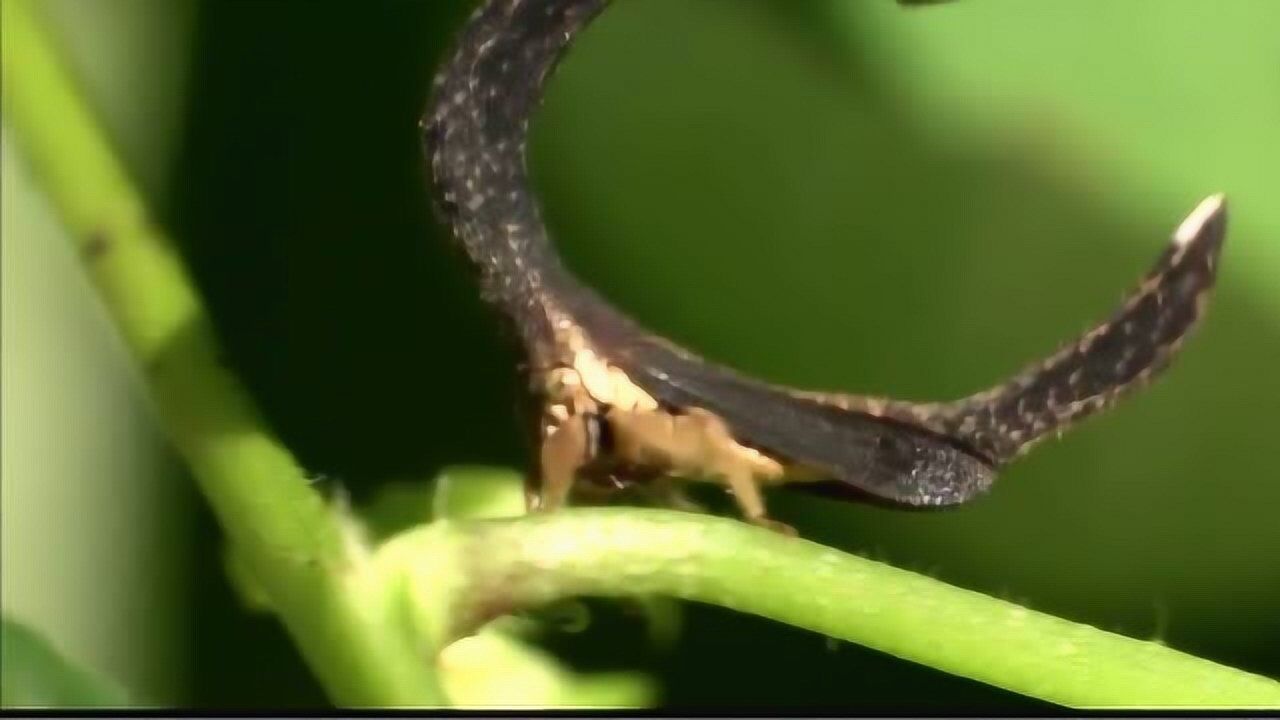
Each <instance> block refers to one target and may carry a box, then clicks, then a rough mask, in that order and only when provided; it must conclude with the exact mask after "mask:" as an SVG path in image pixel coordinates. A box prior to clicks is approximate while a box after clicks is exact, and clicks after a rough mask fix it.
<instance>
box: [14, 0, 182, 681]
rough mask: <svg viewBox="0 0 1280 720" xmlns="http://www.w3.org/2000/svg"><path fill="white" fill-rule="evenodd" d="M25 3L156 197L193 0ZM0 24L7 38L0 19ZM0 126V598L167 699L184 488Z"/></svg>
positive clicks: (83, 654)
mask: <svg viewBox="0 0 1280 720" xmlns="http://www.w3.org/2000/svg"><path fill="white" fill-rule="evenodd" d="M35 5H36V7H37V9H38V10H39V11H41V15H42V16H43V17H44V19H46V20H47V21H48V24H49V25H50V26H51V27H52V28H53V29H54V30H55V31H56V33H57V36H58V38H59V40H60V41H61V42H60V46H61V49H62V50H63V51H64V53H65V56H66V60H67V62H68V65H69V66H70V68H71V69H72V70H73V71H74V72H75V74H76V76H77V78H79V79H80V80H81V86H82V87H83V89H84V91H85V94H86V96H87V97H88V98H89V99H90V100H91V101H92V102H93V105H94V108H95V110H96V111H97V113H98V115H99V118H100V120H101V122H102V124H103V126H104V127H105V128H106V129H107V131H108V132H109V135H110V137H111V138H112V140H113V141H115V142H116V144H117V146H118V147H119V149H120V150H121V152H122V154H123V156H124V157H125V159H126V160H127V161H128V163H129V167H130V170H131V171H132V172H133V173H134V174H135V176H136V177H137V178H138V180H139V182H140V183H141V184H142V185H143V186H144V187H146V188H147V190H148V191H149V195H150V198H149V199H151V200H152V201H154V202H157V203H159V202H161V199H162V198H163V197H164V196H165V195H166V194H168V193H167V191H168V189H169V184H168V179H169V177H170V173H169V163H170V160H171V158H172V152H173V150H174V148H175V147H176V146H177V145H178V141H179V139H180V136H179V133H177V132H176V128H177V126H178V125H179V124H180V123H181V119H182V112H181V105H182V97H183V94H182V92H183V85H184V75H185V70H186V68H187V67H188V64H187V60H186V59H187V56H188V54H189V52H190V47H189V46H188V38H189V31H190V29H191V21H192V20H193V13H192V10H193V9H194V7H193V5H192V4H191V3H188V2H182V1H179V2H171V1H170V0H110V1H109V2H101V3H99V2H82V1H80V0H44V1H42V2H38V3H35ZM0 32H3V33H5V35H4V39H5V40H6V41H7V33H8V32H9V27H8V26H7V25H4V26H2V27H0ZM5 100H6V102H7V100H8V97H7V96H6V98H5ZM2 119H3V106H0V120H2ZM12 140H13V138H12V137H11V136H10V134H9V130H8V128H7V127H6V128H5V133H4V137H3V150H0V156H2V157H0V166H2V172H3V178H2V179H0V194H2V199H3V212H0V223H2V231H0V251H2V253H3V258H2V260H0V273H2V274H3V276H2V278H0V292H2V293H3V318H2V319H0V330H2V332H3V337H2V340H0V366H2V372H3V379H2V380H0V386H2V387H3V405H2V407H0V416H2V417H3V423H0V430H2V432H3V435H2V437H3V447H2V448H0V476H2V478H0V491H2V493H3V496H2V499H0V512H2V513H3V522H0V533H2V535H0V538H2V540H0V549H2V551H3V560H2V561H0V566H2V567H3V579H2V582H0V605H2V606H3V609H4V612H5V614H6V615H10V616H12V617H14V618H16V619H19V620H21V621H23V622H25V623H27V624H28V625H30V626H31V627H33V628H35V629H37V630H38V631H40V632H41V633H42V634H43V635H45V636H47V637H48V638H49V639H50V642H52V643H53V644H54V645H55V646H56V647H58V648H60V649H62V650H64V651H65V652H67V653H68V654H69V655H70V656H72V657H74V658H76V659H78V660H80V661H83V662H85V663H87V664H89V665H90V666H93V667H96V668H101V669H103V670H104V671H107V672H108V673H109V674H110V675H111V676H112V677H115V678H117V679H119V680H120V681H121V682H123V683H125V684H126V685H127V686H128V687H130V688H131V689H132V690H135V691H137V692H138V695H139V696H140V697H146V698H148V699H149V700H152V701H155V702H177V701H179V700H180V699H181V698H182V697H184V695H185V692H184V690H183V684H184V682H185V678H184V669H185V667H186V666H187V664H188V663H187V661H186V653H187V650H188V649H187V647H186V637H187V631H186V630H185V628H184V626H183V623H185V622H186V620H187V618H186V615H185V611H184V609H183V608H182V604H183V602H185V596H186V595H187V590H186V589H185V585H186V583H188V582H189V577H187V575H186V573H185V571H184V568H185V565H186V559H185V557H183V554H184V553H186V552H188V549H187V541H188V539H189V538H188V531H187V529H186V528H187V526H189V522H190V518H189V514H190V512H191V510H190V504H189V503H190V502H191V501H192V499H193V495H194V493H193V492H192V490H191V488H190V487H189V483H188V482H187V481H186V479H185V478H184V477H183V476H182V474H181V472H180V471H179V470H178V469H177V467H176V465H175V463H174V462H173V461H172V460H171V459H170V458H169V457H168V456H167V454H165V453H164V451H163V444H162V441H161V440H160V437H159V435H160V433H159V432H158V429H157V428H156V427H155V426H154V420H153V418H152V416H151V414H150V408H149V407H148V403H147V399H146V396H145V388H143V386H142V384H141V383H140V382H139V381H138V376H137V374H136V373H135V371H134V369H133V368H132V367H131V362H130V360H129V358H128V357H127V355H126V353H125V352H124V350H123V347H122V344H121V343H120V341H119V340H118V339H117V337H116V336H115V329H114V328H113V327H112V326H111V325H110V324H109V322H108V320H107V316H106V314H105V313H104V312H102V310H101V308H100V307H99V306H98V301H97V298H96V297H95V295H94V292H93V289H92V288H91V287H90V285H89V282H88V280H87V278H86V277H85V276H84V273H83V271H82V268H81V267H80V263H79V258H78V257H77V256H76V253H75V251H74V249H73V247H72V243H71V242H70V240H69V239H68V238H67V237H66V236H65V233H64V231H63V229H62V228H61V227H60V226H59V224H58V220H57V218H56V216H55V214H54V212H53V211H52V209H51V208H50V206H49V203H48V202H47V200H46V199H45V198H44V197H42V195H41V193H40V191H39V190H38V189H37V188H36V187H35V186H34V184H33V182H32V180H31V177H30V175H29V173H28V171H27V168H26V166H25V163H24V159H23V158H22V156H21V152H20V150H19V149H18V148H17V147H16V143H14V142H12Z"/></svg>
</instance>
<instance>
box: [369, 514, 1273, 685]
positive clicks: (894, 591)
mask: <svg viewBox="0 0 1280 720" xmlns="http://www.w3.org/2000/svg"><path fill="white" fill-rule="evenodd" d="M384 550H386V551H387V561H388V562H391V563H393V564H395V565H398V566H400V567H402V568H403V567H406V566H409V565H410V564H412V563H414V562H416V563H417V566H416V568H415V569H414V570H413V572H416V573H417V575H416V577H413V578H411V580H410V582H411V584H412V585H413V586H415V588H416V593H417V595H418V598H419V599H418V601H417V602H415V603H414V606H415V607H417V608H418V609H419V610H418V612H420V613H422V618H421V624H423V625H430V624H432V623H438V622H439V618H441V617H449V618H451V620H450V622H449V624H446V625H439V624H436V625H434V626H432V627H425V628H424V630H425V631H426V632H428V633H436V634H438V635H439V637H438V638H437V642H438V644H440V645H441V646H443V645H444V644H445V643H447V642H448V641H449V640H451V639H453V638H456V637H459V636H462V635H465V634H467V633H469V632H471V631H472V630H473V629H474V628H475V627H477V626H478V625H479V624H481V623H483V622H484V621H486V620H488V619H489V618H491V617H493V616H495V615H498V614H501V613H505V612H509V611H511V610H513V609H516V608H521V607H526V606H529V605H537V604H542V603H546V602H550V601H553V600H556V599H559V598H564V597H567V596H574V595H597V596H646V595H654V594H657V595H671V596H674V597H679V598H684V599H687V600H695V601H699V602H705V603H710V604H714V605H720V606H722V607H728V608H732V609H735V610H739V611H741V612H746V613H751V614H753V615H760V616H763V617H767V618H772V619H774V620H777V621H779V622H783V623H787V624H790V625H795V626H798V627H803V628H807V629H810V630H813V631H815V632H819V633H822V634H824V635H828V636H830V637H834V638H839V639H841V640H848V641H850V642H855V643H858V644H861V645H865V646H867V647H871V648H875V649H877V650H882V651H884V652H887V653H889V654H892V655H896V656H897V657H900V658H904V659H907V660H912V661H914V662H918V663H920V664H923V665H928V666H931V667H934V668H938V669H940V670H944V671H946V672H950V673H954V674H956V675H962V676H965V677H969V678H973V679H975V680H979V681H982V682H985V683H989V684H991V685H995V686H998V687H1002V688H1005V689H1007V690H1012V691H1014V692H1018V693H1021V694H1023V695H1028V696H1031V697H1036V698H1041V699H1043V700H1048V701H1051V702H1056V703H1061V704H1064V705H1070V706H1075V707H1091V708H1102V707H1110V708H1117V707H1149V706H1160V707H1276V706H1280V683H1277V682H1276V681H1274V680H1271V679H1268V678H1265V677H1261V676H1258V675H1253V674H1250V673H1246V672H1243V671H1240V670H1236V669H1233V668H1229V667H1224V666H1222V665H1218V664H1215V663H1212V662H1209V661H1207V660H1203V659H1200V658H1196V657H1193V656H1190V655H1187V654H1185V653H1181V652H1178V651H1176V650H1172V649H1170V648H1168V647H1165V646H1163V645H1160V644H1158V643H1154V642H1144V641H1141V640H1135V639H1133V638H1127V637H1123V636H1120V635H1116V634H1114V633H1109V632H1105V631H1102V630H1098V629H1096V628H1093V627H1090V626H1088V625H1082V624H1079V623H1073V622H1069V621H1067V620H1063V619H1061V618H1057V617H1053V616H1050V615H1045V614H1043V613H1038V612H1035V611H1033V610H1028V609H1026V608H1023V607H1020V606H1018V605H1015V604H1013V603H1009V602H1005V601H1003V600H998V599H995V598H992V597H989V596H986V595H982V594H980V593H976V592H971V591H968V590H963V589H960V588H956V587H953V586H950V585H947V584H945V583H942V582H939V581H937V580H934V579H932V578H928V577H925V576H922V575H917V574H915V573H911V572H907V571H905V570H900V569H897V568H894V567H891V566H888V565H884V564H882V563H878V562H873V561H871V560H866V559H863V558H859V557H856V556H852V555H848V554H845V553H842V552H839V551H837V550H833V549H831V548H828V547H824V546H822V545H818V544H815V543H812V542H808V541H805V540H799V539H795V538H788V537H783V536H780V535H777V534H774V533H772V532H769V531H765V530H762V529H759V528H756V527H753V526H749V525H747V524H745V523H741V522H737V521H733V520H727V519H722V518H715V517H708V516H698V515H690V514H685V513H677V512H671V511H659V510H643V509H637V508H628V509H574V510H566V511H561V512H557V513H553V514H548V515H535V516H530V517H526V518H520V519H514V520H498V521H495V520H489V521H473V522H452V521H450V522H440V523H436V524H434V525H432V526H430V527H427V528H424V529H419V530H412V531H409V532H407V533H405V534H403V535H401V536H399V537H398V538H395V539H393V540H392V541H390V542H389V543H388V545H387V546H386V548H384ZM445 558H450V560H445ZM442 605H447V606H448V607H449V608H452V612H444V611H441V610H440V607H441V606H442ZM850 701H851V702H856V698H850Z"/></svg>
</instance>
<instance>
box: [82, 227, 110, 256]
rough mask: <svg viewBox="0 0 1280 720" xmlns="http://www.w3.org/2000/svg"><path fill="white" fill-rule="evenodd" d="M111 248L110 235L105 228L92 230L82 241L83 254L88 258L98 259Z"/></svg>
mask: <svg viewBox="0 0 1280 720" xmlns="http://www.w3.org/2000/svg"><path fill="white" fill-rule="evenodd" d="M110 250H111V235H110V234H108V233H107V231H106V230H101V229H99V230H94V231H93V232H91V233H89V237H88V238H87V239H86V240H85V242H84V250H83V252H84V256H85V258H86V259H88V260H100V259H101V258H102V257H103V256H104V255H106V254H107V252H108V251H110Z"/></svg>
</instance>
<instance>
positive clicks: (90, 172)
mask: <svg viewBox="0 0 1280 720" xmlns="http://www.w3.org/2000/svg"><path fill="white" fill-rule="evenodd" d="M0 6H2V7H3V25H2V27H3V33H4V36H3V92H4V121H5V123H6V124H7V125H8V126H9V127H10V128H11V129H12V130H13V132H14V135H15V137H16V140H17V141H18V144H19V146H20V148H21V150H22V151H23V154H24V156H25V158H26V160H27V162H28V164H29V167H30V168H31V170H32V172H33V174H34V176H35V177H36V178H37V180H38V182H39V183H40V185H41V186H42V187H43V189H44V190H45V192H46V194H47V196H48V197H49V198H50V199H51V200H52V202H53V204H54V206H55V208H56V210H57V212H58V214H59V216H60V217H61V219H62V221H63V223H64V225H65V227H66V229H67V231H68V232H69V233H70V235H71V236H72V237H73V238H74V239H75V242H76V245H77V247H78V249H79V251H80V253H81V255H82V257H83V260H84V264H85V267H86V268H87V269H88V271H89V274H90V276H91V277H92V280H93V282H94V283H95V285H96V286H97V288H98V290H99V292H100V294H101V297H102V299H103V302H104V304H105V305H106V308H107V310H108V311H109V312H110V314H111V315H112V317H113V318H114V319H115V321H116V323H117V325H118V326H119V328H120V332H121V334H122V335H123V337H124V340H125V342H126V343H127V345H128V347H129V349H130V350H131V351H132V353H133V354H134V356H135V357H136V358H137V360H138V362H139V365H140V366H141V367H142V368H143V369H144V372H145V374H146V379H147V380H148V382H149V384H150V387H151V389H152V394H153V397H154V398H155V401H156V405H157V407H158V410H159V413H160V416H161V420H162V424H163V426H164V427H165V429H166V430H167V431H168V432H169V436H170V438H171V439H172V442H173V443H174V445H175V446H176V447H177V448H178V450H179V452H180V453H181V454H182V456H183V457H184V458H185V459H186V461H187V462H188V463H189V464H190V466H191V468H192V470H193V471H194V474H195V476H196V478H197V480H198V482H199V484H200V488H201V490H202V491H203V493H204V495H205V497H206V498H207V499H208V501H209V503H210V504H211V505H212V506H213V509H214V511H215V513H216V514H217V516H218V519H219V522H220V523H221V525H222V527H223V529H224V531H225V532H226V534H227V536H228V537H229V539H230V542H231V543H232V545H233V547H234V548H235V551H236V552H238V553H241V554H242V556H243V558H244V560H245V563H246V566H247V568H248V569H249V571H250V572H252V573H253V575H254V576H255V579H256V581H257V582H258V583H259V584H260V585H261V587H262V589H263V591H264V592H265V594H266V596H267V598H268V599H269V601H270V604H271V607H272V608H273V609H274V610H275V611H276V612H277V613H278V614H279V616H280V618H281V619H282V621H283V622H284V624H285V626H286V627H287V628H288V630H289V632H290V634H291V635H292V636H293V638H294V640H295V641H296V642H297V643H298V646H299V647H300V648H301V650H302V653H303V655H304V656H305V657H306V659H307V661H308V663H309V664H310V666H311V668H312V669H313V670H314V671H315V672H316V674H317V675H318V676H319V677H320V679H321V681H322V683H323V684H324V686H325V687H326V688H327V689H328V691H329V692H330V694H331V696H332V697H333V699H334V700H335V701H337V702H339V703H343V704H350V705H375V704H376V705H436V704H441V703H442V697H441V695H440V693H439V691H438V689H437V686H436V683H435V680H434V677H433V675H432V673H431V663H430V662H429V658H428V657H423V656H422V655H421V654H420V652H419V650H418V649H417V648H415V647H413V646H412V645H411V644H410V642H409V641H408V640H407V639H406V638H404V637H403V636H402V635H401V633H399V632H397V630H398V628H396V627H395V626H394V624H393V623H392V622H390V621H389V620H388V619H387V615H386V613H384V612H382V608H381V606H380V602H381V601H380V599H379V598H378V597H376V593H374V592H372V591H370V590H369V589H368V588H367V587H366V585H365V584H362V583H361V582H360V580H361V572H362V567H363V565H362V563H363V561H364V560H365V558H364V556H363V548H362V547H360V545H359V543H357V542H353V541H352V540H351V539H350V533H348V532H347V531H346V530H345V529H344V526H343V523H342V520H341V518H340V517H339V516H338V515H336V514H334V513H332V512H331V511H330V510H329V509H328V508H327V507H326V506H325V504H324V502H323V501H322V499H321V498H320V497H319V495H318V494H317V493H316V492H314V491H313V490H312V489H311V488H310V487H309V485H308V482H307V479H306V477H305V475H304V473H303V472H302V470H301V468H299V467H298V464H297V462H296V461H295V460H294V458H293V457H292V456H291V455H290V454H289V452H288V451H287V450H285V449H284V448H283V447H282V446H281V445H280V443H279V442H278V441H277V440H276V439H275V438H274V437H273V436H272V434H271V433H270V432H269V431H268V430H267V429H266V428H265V426H264V424H263V422H262V421H261V419H260V418H259V416H258V414H257V412H256V410H255V408H254V406H253V403H252V401H251V400H250V399H249V397H248V396H247V394H246V393H245V391H244V390H243V389H242V388H241V387H240V385H239V383H238V382H237V381H236V379H235V378H234V377H233V376H232V375H230V374H229V373H228V372H227V371H226V370H224V369H223V368H222V367H221V365H220V363H219V362H218V355H217V349H216V342H215V339H214V337H213V334H212V331H211V329H210V326H209V323H208V320H207V318H206V316H205V313H204V310H203V308H202V307H201V304H200V301H199V298H198V296H197V294H196V292H195V290H194V288H193V287H192V285H191V283H190V282H189V281H188V278H187V276H186V274H185V272H184V271H183V268H182V266H181V263H180V261H179V259H178V257H177V255H176V252H175V250H174V248H173V246H172V244H171V243H170V242H169V240H168V239H167V238H166V237H165V236H164V234H163V232H162V231H161V230H160V229H159V228H158V227H157V226H156V225H155V224H154V223H153V221H152V219H151V218H150V217H149V216H148V213H147V210H146V208H145V206H144V203H143V201H142V199H141V198H140V197H139V195H138V192H137V190H136V189H135V188H134V186H133V185H132V183H131V182H130V181H129V179H128V177H127V174H126V173H125V171H124V169H123V168H122V167H121V164H120V162H119V161H118V160H117V158H116V157H115V156H114V154H113V153H112V151H111V149H110V148H109V147H108V144H107V143H106V141H105V139H104V138H103V137H102V134H101V132H100V130H99V129H98V127H97V126H96V125H95V124H94V122H93V120H92V119H91V116H90V114H89V112H88V111H87V109H86V108H85V105H84V103H83V101H82V100H81V98H80V97H79V95H78V94H77V92H76V90H75V89H74V86H73V84H72V82H71V81H70V79H69V78H68V76H67V75H66V73H65V71H64V69H63V68H62V67H61V65H60V64H59V61H58V58H57V56H56V54H55V53H54V51H53V49H52V47H51V45H50V44H49V42H48V39H47V38H46V36H45V34H44V32H43V31H42V28H41V27H40V23H39V18H38V17H37V16H36V14H35V12H34V8H33V7H32V6H31V4H30V3H29V2H28V1H27V0H4V2H3V3H0Z"/></svg>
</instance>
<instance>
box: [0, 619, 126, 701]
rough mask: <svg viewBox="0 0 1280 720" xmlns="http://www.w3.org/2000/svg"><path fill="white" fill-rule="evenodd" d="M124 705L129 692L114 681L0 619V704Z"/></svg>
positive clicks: (35, 635) (7, 621)
mask: <svg viewBox="0 0 1280 720" xmlns="http://www.w3.org/2000/svg"><path fill="white" fill-rule="evenodd" d="M124 705H128V695H127V694H126V693H125V691H124V689H123V688H121V687H120V686H119V685H117V684H116V683H115V682H114V681H112V680H108V679H107V678H104V677H102V676H100V675H98V674H97V673H96V672H93V671H91V670H88V669H86V668H82V667H78V666H77V665H75V664H74V663H72V662H71V661H69V660H68V659H67V658H65V657H63V656H62V655H61V654H60V653H59V652H58V651H57V650H56V649H55V648H54V647H53V646H52V645H51V644H49V641H47V640H45V639H44V638H43V637H41V636H40V635H39V634H38V633H36V632H35V631H34V630H32V629H30V628H28V627H26V626H25V625H22V624H20V623H18V622H15V621H13V620H10V619H8V618H5V619H3V620H0V706H3V707H6V708H11V707H121V706H124Z"/></svg>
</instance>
